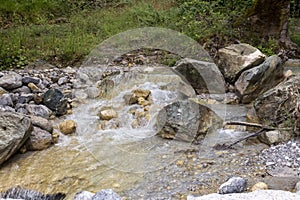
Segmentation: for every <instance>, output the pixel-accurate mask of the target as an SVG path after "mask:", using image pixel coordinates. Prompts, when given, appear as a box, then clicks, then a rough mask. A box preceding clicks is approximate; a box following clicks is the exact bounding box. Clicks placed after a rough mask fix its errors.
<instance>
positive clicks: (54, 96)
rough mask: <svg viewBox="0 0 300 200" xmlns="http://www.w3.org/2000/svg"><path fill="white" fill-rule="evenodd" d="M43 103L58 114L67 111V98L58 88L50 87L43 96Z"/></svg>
mask: <svg viewBox="0 0 300 200" xmlns="http://www.w3.org/2000/svg"><path fill="white" fill-rule="evenodd" d="M43 103H44V104H45V105H46V106H47V107H48V108H50V109H51V110H52V111H54V112H55V114H56V115H64V114H66V113H67V99H65V98H64V95H63V93H62V92H61V91H60V90H58V89H53V88H52V89H49V90H48V91H47V92H46V93H45V94H44V96H43Z"/></svg>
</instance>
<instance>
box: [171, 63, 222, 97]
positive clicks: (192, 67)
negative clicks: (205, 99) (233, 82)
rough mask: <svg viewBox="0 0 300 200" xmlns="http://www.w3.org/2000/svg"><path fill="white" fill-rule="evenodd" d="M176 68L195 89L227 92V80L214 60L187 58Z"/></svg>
mask: <svg viewBox="0 0 300 200" xmlns="http://www.w3.org/2000/svg"><path fill="white" fill-rule="evenodd" d="M174 70H175V71H177V72H178V73H179V74H181V75H182V76H183V77H184V78H185V79H186V80H187V81H188V82H189V83H190V84H191V85H192V87H193V88H194V89H195V91H196V93H197V94H201V93H210V94H212V93H216V94H220V93H221V94H224V93H225V80H224V78H223V75H222V73H221V72H220V70H219V69H218V67H217V66H216V65H215V64H214V63H212V62H204V61H199V60H194V59H189V58H185V59H182V60H180V61H179V62H178V63H177V64H176V66H175V67H174Z"/></svg>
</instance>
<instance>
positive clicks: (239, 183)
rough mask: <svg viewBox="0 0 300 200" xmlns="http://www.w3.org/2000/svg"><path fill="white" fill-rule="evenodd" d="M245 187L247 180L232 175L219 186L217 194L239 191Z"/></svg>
mask: <svg viewBox="0 0 300 200" xmlns="http://www.w3.org/2000/svg"><path fill="white" fill-rule="evenodd" d="M246 187H247V181H246V180H245V179H243V178H241V177H232V178H230V179H229V180H228V181H226V182H225V183H223V184H222V185H221V186H220V188H219V194H229V193H241V192H243V191H244V190H245V189H246Z"/></svg>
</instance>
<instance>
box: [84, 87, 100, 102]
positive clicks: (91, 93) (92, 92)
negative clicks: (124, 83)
mask: <svg viewBox="0 0 300 200" xmlns="http://www.w3.org/2000/svg"><path fill="white" fill-rule="evenodd" d="M86 93H87V95H88V97H89V98H91V99H95V98H97V97H98V96H99V95H100V91H99V89H98V88H97V87H89V88H88V89H87V90H86Z"/></svg>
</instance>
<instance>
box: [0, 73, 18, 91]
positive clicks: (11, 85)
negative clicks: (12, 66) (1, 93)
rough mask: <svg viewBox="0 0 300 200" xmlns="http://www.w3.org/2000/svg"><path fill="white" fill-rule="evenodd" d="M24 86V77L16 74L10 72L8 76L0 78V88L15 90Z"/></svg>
mask: <svg viewBox="0 0 300 200" xmlns="http://www.w3.org/2000/svg"><path fill="white" fill-rule="evenodd" d="M21 86H22V76H20V75H19V74H17V73H15V72H9V73H8V74H6V75H4V76H2V77H1V78H0V87H2V88H4V89H5V90H13V89H16V88H19V87H21Z"/></svg>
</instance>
